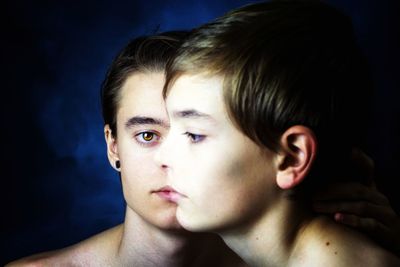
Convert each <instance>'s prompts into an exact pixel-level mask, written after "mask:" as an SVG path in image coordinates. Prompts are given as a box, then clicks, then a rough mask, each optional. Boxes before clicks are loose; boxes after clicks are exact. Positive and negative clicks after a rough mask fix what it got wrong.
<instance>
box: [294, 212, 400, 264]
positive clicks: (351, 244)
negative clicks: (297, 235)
mask: <svg viewBox="0 0 400 267" xmlns="http://www.w3.org/2000/svg"><path fill="white" fill-rule="evenodd" d="M298 247H301V249H297V257H295V259H296V260H301V263H303V264H298V263H299V262H297V264H294V266H327V267H329V266H370V267H373V266H377V267H378V266H379V267H386V266H387V267H392V266H393V267H394V266H400V259H399V258H398V257H396V256H395V255H394V254H392V253H391V252H389V251H388V250H385V249H384V248H383V247H381V246H379V245H377V244H376V243H375V242H373V241H372V240H371V239H369V238H368V237H367V236H365V235H363V234H362V233H360V232H358V231H355V230H353V229H351V228H350V227H346V226H343V225H339V224H337V223H335V222H334V221H332V220H330V219H325V218H319V219H318V220H316V221H315V222H313V223H312V224H311V225H310V227H309V229H307V230H306V231H305V233H304V235H303V240H302V241H300V242H299V244H298ZM299 255H300V256H299ZM295 262H296V261H293V263H295Z"/></svg>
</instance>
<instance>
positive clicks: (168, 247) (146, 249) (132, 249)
mask: <svg viewBox="0 0 400 267" xmlns="http://www.w3.org/2000/svg"><path fill="white" fill-rule="evenodd" d="M207 239H208V238H207V236H205V235H202V234H193V233H189V232H187V231H185V230H183V229H179V230H176V229H175V230H165V229H160V228H158V227H157V226H154V225H152V224H151V223H149V222H147V221H145V220H144V219H143V218H142V217H140V216H139V215H138V214H136V213H135V212H134V211H132V210H130V209H129V208H127V212H126V217H125V222H124V226H123V229H122V234H121V242H120V245H119V248H118V252H117V254H118V258H119V262H120V263H121V265H123V266H165V267H169V266H190V265H193V264H194V263H195V262H196V261H198V260H199V258H201V256H202V252H204V251H206V245H207Z"/></svg>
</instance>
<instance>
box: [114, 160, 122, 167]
mask: <svg viewBox="0 0 400 267" xmlns="http://www.w3.org/2000/svg"><path fill="white" fill-rule="evenodd" d="M115 167H117V169H119V168H121V163H120V162H119V160H117V161H116V162H115Z"/></svg>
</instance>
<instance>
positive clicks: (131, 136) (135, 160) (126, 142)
mask: <svg viewBox="0 0 400 267" xmlns="http://www.w3.org/2000/svg"><path fill="white" fill-rule="evenodd" d="M163 85H164V74H163V73H135V74H133V75H131V76H130V77H128V79H127V80H126V82H125V84H124V86H123V87H122V88H121V91H120V94H121V95H120V99H121V100H120V103H119V105H118V111H117V132H118V136H117V139H116V141H115V142H114V143H113V144H111V146H110V145H108V147H109V155H110V153H111V154H112V155H116V158H115V159H111V160H112V161H114V162H115V160H117V159H119V160H120V162H121V169H120V170H121V180H122V186H123V191H124V197H125V200H126V202H127V206H128V212H129V211H134V212H135V213H136V214H137V215H139V216H140V217H142V218H143V219H144V220H145V221H147V222H149V223H150V224H152V225H155V226H157V227H160V228H163V229H181V226H180V225H179V223H178V222H177V221H176V217H175V215H176V203H174V202H171V201H169V200H168V192H167V190H166V191H164V192H163V190H162V189H163V188H164V187H165V186H167V185H168V184H167V177H166V173H165V171H164V170H163V169H162V168H160V167H159V166H158V165H157V164H156V163H155V162H154V153H155V152H156V151H157V149H158V148H159V146H160V144H161V140H162V138H163V137H164V136H165V135H166V134H167V132H168V127H169V121H168V116H167V113H166V110H165V105H164V101H163V98H162V94H161V92H162V88H163ZM108 142H109V143H110V140H109V141H108ZM113 146H114V151H110V150H113V149H112V148H111V149H110V147H113ZM114 152H116V153H115V154H113V153H114ZM114 162H112V164H113V163H114Z"/></svg>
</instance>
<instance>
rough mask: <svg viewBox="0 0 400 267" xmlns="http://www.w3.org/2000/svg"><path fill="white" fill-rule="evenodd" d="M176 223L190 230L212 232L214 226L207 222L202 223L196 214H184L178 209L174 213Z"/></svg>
mask: <svg viewBox="0 0 400 267" xmlns="http://www.w3.org/2000/svg"><path fill="white" fill-rule="evenodd" d="M176 218H177V221H178V223H179V224H180V225H181V226H182V227H183V228H184V229H186V230H187V231H190V232H213V230H215V228H214V227H212V226H211V225H209V223H207V224H206V223H203V220H199V219H196V216H184V215H183V214H182V212H180V210H179V209H178V211H177V213H176Z"/></svg>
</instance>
